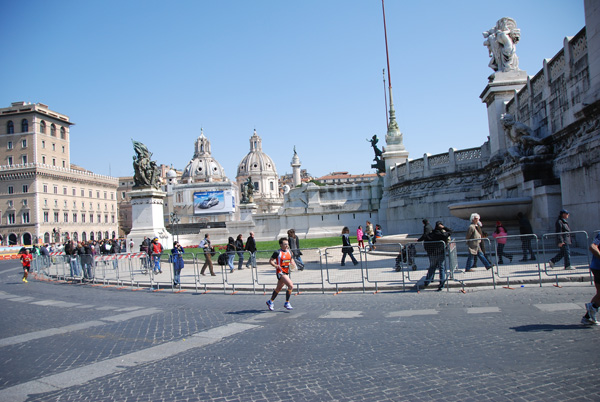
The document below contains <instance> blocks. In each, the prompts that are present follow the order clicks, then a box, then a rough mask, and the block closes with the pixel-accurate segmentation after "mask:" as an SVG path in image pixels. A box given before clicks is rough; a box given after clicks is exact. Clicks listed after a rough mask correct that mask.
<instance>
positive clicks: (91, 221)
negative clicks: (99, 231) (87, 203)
mask: <svg viewBox="0 0 600 402" xmlns="http://www.w3.org/2000/svg"><path fill="white" fill-rule="evenodd" d="M90 223H94V215H93V214H90Z"/></svg>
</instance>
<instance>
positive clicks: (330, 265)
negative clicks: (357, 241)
mask: <svg viewBox="0 0 600 402" xmlns="http://www.w3.org/2000/svg"><path fill="white" fill-rule="evenodd" d="M352 255H353V256H354V258H355V259H356V261H357V262H358V264H356V265H354V263H353V261H352V258H350V256H349V255H347V256H346V260H345V262H344V264H345V265H344V266H342V256H343V253H342V247H341V246H340V247H328V248H326V249H325V252H324V253H323V254H322V257H323V260H324V261H325V263H324V264H323V265H324V266H323V269H324V270H325V275H322V278H323V277H324V279H325V281H327V283H329V284H330V285H334V286H335V291H336V294H337V293H339V292H340V289H339V286H340V285H350V284H360V285H361V287H362V290H363V292H364V291H365V279H366V278H365V271H364V266H365V265H364V263H363V258H364V256H365V255H366V253H364V252H363V251H362V249H360V248H359V247H356V248H354V251H353V252H352ZM365 262H366V261H365ZM323 292H325V289H324V287H323Z"/></svg>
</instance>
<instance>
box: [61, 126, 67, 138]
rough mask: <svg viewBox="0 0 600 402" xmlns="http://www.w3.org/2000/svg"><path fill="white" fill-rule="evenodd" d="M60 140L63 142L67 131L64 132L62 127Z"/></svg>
mask: <svg viewBox="0 0 600 402" xmlns="http://www.w3.org/2000/svg"><path fill="white" fill-rule="evenodd" d="M60 138H61V139H63V140H64V139H66V138H67V131H66V130H65V128H64V127H61V128H60Z"/></svg>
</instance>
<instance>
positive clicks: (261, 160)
mask: <svg viewBox="0 0 600 402" xmlns="http://www.w3.org/2000/svg"><path fill="white" fill-rule="evenodd" d="M264 174H269V175H271V174H272V175H274V176H275V177H276V176H277V169H276V168H275V163H273V159H271V157H270V156H269V155H267V154H266V153H264V152H263V151H262V139H261V138H260V137H259V136H258V134H256V130H254V134H253V135H252V137H250V152H248V154H247V155H246V156H245V157H244V158H243V159H242V161H241V162H240V164H239V165H238V170H237V176H236V177H247V176H253V177H254V176H259V175H264Z"/></svg>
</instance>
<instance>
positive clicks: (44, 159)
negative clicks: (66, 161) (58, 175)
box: [42, 155, 46, 165]
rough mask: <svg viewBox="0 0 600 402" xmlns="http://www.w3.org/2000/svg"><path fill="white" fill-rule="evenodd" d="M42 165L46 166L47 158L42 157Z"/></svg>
mask: <svg viewBox="0 0 600 402" xmlns="http://www.w3.org/2000/svg"><path fill="white" fill-rule="evenodd" d="M42 163H43V164H44V165H45V164H46V156H44V155H42Z"/></svg>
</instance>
